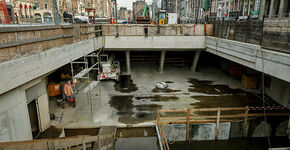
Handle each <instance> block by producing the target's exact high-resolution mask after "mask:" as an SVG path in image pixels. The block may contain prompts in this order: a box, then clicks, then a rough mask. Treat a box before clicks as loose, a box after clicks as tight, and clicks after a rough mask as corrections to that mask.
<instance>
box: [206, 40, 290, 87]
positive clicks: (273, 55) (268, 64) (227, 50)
mask: <svg viewBox="0 0 290 150" xmlns="http://www.w3.org/2000/svg"><path fill="white" fill-rule="evenodd" d="M206 47H207V49H206V51H207V52H210V53H213V54H215V55H218V56H220V57H223V58H226V59H228V60H231V61H233V62H236V63H239V64H241V65H244V66H246V67H249V68H252V69H255V70H257V71H261V72H262V71H264V72H265V73H266V74H268V75H270V76H273V77H276V78H278V79H281V80H284V81H286V82H290V76H289V72H290V54H286V53H281V52H276V51H271V50H267V49H262V48H261V46H259V45H254V44H249V43H243V42H237V41H232V40H226V39H221V38H216V37H209V36H207V37H206ZM262 54H263V55H262ZM262 56H263V57H262Z"/></svg>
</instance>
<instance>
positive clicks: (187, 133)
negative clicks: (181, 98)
mask: <svg viewBox="0 0 290 150" xmlns="http://www.w3.org/2000/svg"><path fill="white" fill-rule="evenodd" d="M186 121H187V123H186V140H187V141H188V143H190V140H189V122H190V109H189V108H188V109H187V118H186Z"/></svg>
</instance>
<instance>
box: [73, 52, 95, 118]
mask: <svg viewBox="0 0 290 150" xmlns="http://www.w3.org/2000/svg"><path fill="white" fill-rule="evenodd" d="M89 58H93V60H97V61H96V62H95V61H91V66H89ZM98 60H99V54H98V53H92V54H89V55H86V54H84V57H83V60H81V61H80V60H79V61H72V60H71V61H70V62H71V74H72V80H73V83H74V85H75V86H74V90H75V91H76V93H77V94H79V93H80V94H86V97H87V102H88V105H89V110H90V115H91V120H92V121H93V105H92V94H91V91H92V90H93V89H94V88H95V87H97V86H100V85H99V81H92V79H91V77H90V72H91V71H97V72H98V71H99V69H100V63H99V61H98ZM77 64H82V65H84V69H83V70H82V71H80V72H78V73H77V74H75V70H74V65H77ZM78 80H83V82H81V84H80V85H79V86H76V84H77V81H78ZM99 89H100V87H99ZM99 93H100V90H99ZM100 102H101V101H100ZM78 108H80V106H78V107H77V110H76V112H78V111H79V109H78Z"/></svg>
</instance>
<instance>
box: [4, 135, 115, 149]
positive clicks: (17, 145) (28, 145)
mask: <svg viewBox="0 0 290 150" xmlns="http://www.w3.org/2000/svg"><path fill="white" fill-rule="evenodd" d="M114 147H115V137H114V134H107V135H97V136H75V137H64V138H57V139H39V140H29V141H18V142H5V143H0V149H1V150H15V149H29V150H40V149H42V150H62V149H80V150H81V149H82V150H86V149H94V150H104V149H105V150H109V149H114Z"/></svg>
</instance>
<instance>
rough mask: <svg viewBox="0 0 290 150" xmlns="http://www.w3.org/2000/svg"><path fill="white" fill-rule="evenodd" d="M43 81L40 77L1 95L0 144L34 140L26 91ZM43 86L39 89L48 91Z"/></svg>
mask: <svg viewBox="0 0 290 150" xmlns="http://www.w3.org/2000/svg"><path fill="white" fill-rule="evenodd" d="M42 81H43V80H42V77H39V78H37V79H34V80H32V81H30V82H28V83H26V84H24V85H22V86H19V87H18V88H16V89H13V90H11V91H9V92H6V93H5V94H2V95H0V142H8V141H21V140H31V139H32V132H31V126H30V121H29V115H28V107H27V99H26V97H27V95H26V93H25V90H27V89H28V88H30V87H32V86H34V85H37V84H38V83H41V82H42ZM41 85H42V86H38V88H40V90H41V89H43V90H44V91H46V85H45V84H41ZM36 96H37V95H36ZM38 96H39V95H38Z"/></svg>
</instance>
